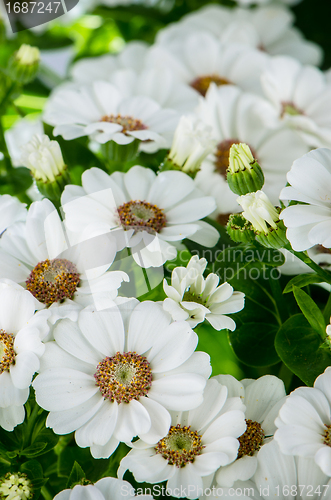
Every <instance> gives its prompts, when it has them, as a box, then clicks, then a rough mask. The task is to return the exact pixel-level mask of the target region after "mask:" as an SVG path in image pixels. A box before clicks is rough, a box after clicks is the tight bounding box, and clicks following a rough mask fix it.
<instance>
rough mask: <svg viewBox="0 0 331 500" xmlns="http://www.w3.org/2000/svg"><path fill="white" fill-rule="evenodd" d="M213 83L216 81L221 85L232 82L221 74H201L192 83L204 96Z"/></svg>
mask: <svg viewBox="0 0 331 500" xmlns="http://www.w3.org/2000/svg"><path fill="white" fill-rule="evenodd" d="M211 83H216V85H217V86H218V87H219V86H221V85H229V84H230V83H231V82H229V80H227V79H226V78H222V77H221V76H218V75H204V76H199V77H198V78H196V79H195V80H193V82H191V83H190V85H191V87H193V88H194V89H195V90H196V91H197V92H199V94H201V95H202V96H203V97H205V95H206V94H207V90H208V89H209V85H210V84H211Z"/></svg>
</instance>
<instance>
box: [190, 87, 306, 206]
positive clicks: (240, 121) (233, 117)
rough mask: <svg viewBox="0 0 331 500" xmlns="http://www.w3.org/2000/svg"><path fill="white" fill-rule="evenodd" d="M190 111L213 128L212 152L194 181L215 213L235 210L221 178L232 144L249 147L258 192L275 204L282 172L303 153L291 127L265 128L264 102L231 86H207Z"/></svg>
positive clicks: (266, 110)
mask: <svg viewBox="0 0 331 500" xmlns="http://www.w3.org/2000/svg"><path fill="white" fill-rule="evenodd" d="M195 114H196V116H197V117H198V118H200V119H201V120H202V121H204V122H205V123H206V124H207V125H210V126H211V127H212V128H213V134H214V137H215V138H216V140H217V147H216V149H215V151H214V154H213V155H210V156H209V157H207V158H206V160H205V161H204V162H203V164H202V167H201V170H200V172H198V174H197V176H196V178H195V182H196V183H197V185H198V187H199V188H200V189H201V190H202V191H203V192H204V193H206V194H209V195H211V196H214V198H215V200H216V203H217V210H218V212H220V213H223V214H229V213H233V212H238V210H239V207H238V204H237V202H236V199H237V196H236V195H235V194H234V193H233V192H232V191H231V190H230V188H229V186H228V184H227V182H226V170H227V168H228V166H229V152H230V148H231V146H232V145H233V144H235V143H236V144H238V143H245V144H247V145H248V146H249V147H250V149H251V151H252V154H253V156H254V158H255V159H256V160H257V162H258V163H259V165H260V167H261V168H262V171H263V173H264V177H265V184H264V187H263V190H264V191H265V192H266V194H267V196H268V197H269V198H270V199H271V201H272V202H273V203H275V204H276V203H277V202H278V199H279V193H280V190H281V189H282V187H284V186H285V184H286V172H288V170H289V168H290V166H291V164H292V162H293V161H294V160H295V159H296V158H298V156H301V155H303V154H304V153H306V152H307V149H308V148H307V146H306V144H305V143H304V141H303V139H302V138H301V137H299V135H298V134H297V133H296V132H295V131H293V130H289V129H285V128H283V129H278V130H268V129H266V126H265V123H264V117H265V115H266V114H270V103H268V102H267V101H266V100H265V99H262V98H260V97H258V96H255V95H252V94H248V93H244V92H241V91H240V90H239V89H238V88H236V87H234V86H232V85H224V86H223V87H219V88H217V87H216V86H211V88H210V89H209V91H208V93H207V95H206V98H205V99H204V100H201V101H200V104H199V106H198V108H197V109H196V111H195Z"/></svg>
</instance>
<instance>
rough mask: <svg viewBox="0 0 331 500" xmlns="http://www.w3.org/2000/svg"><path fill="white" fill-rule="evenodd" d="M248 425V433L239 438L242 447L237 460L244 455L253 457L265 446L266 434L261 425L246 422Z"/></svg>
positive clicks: (249, 421) (250, 421) (251, 421)
mask: <svg viewBox="0 0 331 500" xmlns="http://www.w3.org/2000/svg"><path fill="white" fill-rule="evenodd" d="M246 425H247V429H246V431H245V432H244V434H242V435H241V436H240V437H239V438H238V440H239V443H240V446H239V450H238V456H237V458H241V457H243V456H244V455H248V456H249V457H252V456H253V455H254V453H255V452H256V451H258V450H259V449H260V448H261V446H262V444H263V440H264V432H263V429H262V427H261V425H260V424H259V423H258V422H255V421H253V420H246Z"/></svg>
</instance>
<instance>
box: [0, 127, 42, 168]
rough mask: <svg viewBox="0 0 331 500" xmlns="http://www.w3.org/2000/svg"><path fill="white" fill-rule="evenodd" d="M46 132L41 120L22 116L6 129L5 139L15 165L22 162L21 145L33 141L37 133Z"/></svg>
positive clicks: (17, 165) (18, 165)
mask: <svg viewBox="0 0 331 500" xmlns="http://www.w3.org/2000/svg"><path fill="white" fill-rule="evenodd" d="M43 133H44V128H43V124H42V122H41V121H40V120H38V119H37V120H30V119H29V118H22V119H20V120H17V122H15V124H14V125H13V127H11V128H10V129H8V130H6V132H5V139H6V143H7V146H8V151H9V155H10V157H11V161H12V164H13V166H14V167H20V166H21V165H22V164H21V154H22V151H21V146H24V145H25V144H26V143H27V142H29V141H31V139H32V138H33V136H34V135H35V134H39V135H42V134H43Z"/></svg>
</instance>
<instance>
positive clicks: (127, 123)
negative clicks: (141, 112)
mask: <svg viewBox="0 0 331 500" xmlns="http://www.w3.org/2000/svg"><path fill="white" fill-rule="evenodd" d="M100 121H102V122H107V123H116V124H117V125H121V126H122V127H123V129H122V131H121V132H122V134H125V133H126V132H133V131H135V130H147V129H148V127H147V125H144V123H143V122H142V121H141V120H137V119H136V118H133V117H132V116H122V115H105V116H103V117H102V118H101V120H100Z"/></svg>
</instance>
